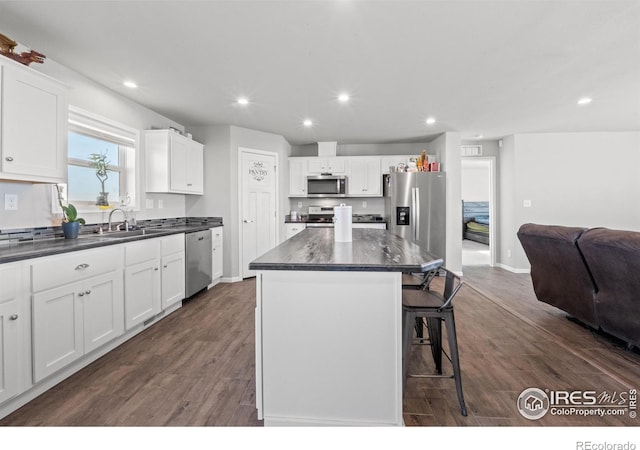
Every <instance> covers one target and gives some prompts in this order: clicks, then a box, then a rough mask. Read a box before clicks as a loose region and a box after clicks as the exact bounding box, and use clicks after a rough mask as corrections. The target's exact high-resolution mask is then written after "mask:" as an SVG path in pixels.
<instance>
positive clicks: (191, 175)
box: [186, 141, 204, 194]
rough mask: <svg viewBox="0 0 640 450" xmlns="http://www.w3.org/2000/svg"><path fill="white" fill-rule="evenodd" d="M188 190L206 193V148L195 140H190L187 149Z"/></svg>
mask: <svg viewBox="0 0 640 450" xmlns="http://www.w3.org/2000/svg"><path fill="white" fill-rule="evenodd" d="M186 166H187V176H186V190H187V191H189V192H191V193H193V194H203V193H204V148H203V146H202V145H201V144H199V143H198V142H195V141H189V150H188V151H187V162H186Z"/></svg>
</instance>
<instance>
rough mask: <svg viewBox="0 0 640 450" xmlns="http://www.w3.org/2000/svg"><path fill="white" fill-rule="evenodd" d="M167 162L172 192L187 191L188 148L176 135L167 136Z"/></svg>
mask: <svg viewBox="0 0 640 450" xmlns="http://www.w3.org/2000/svg"><path fill="white" fill-rule="evenodd" d="M169 146H170V151H169V161H170V168H169V172H170V174H171V175H170V176H171V185H170V188H171V190H172V191H186V190H187V155H188V154H189V146H188V145H187V142H186V141H185V140H184V139H180V138H179V136H178V135H175V134H174V135H172V134H169Z"/></svg>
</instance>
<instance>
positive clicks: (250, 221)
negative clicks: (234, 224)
mask: <svg viewBox="0 0 640 450" xmlns="http://www.w3.org/2000/svg"><path fill="white" fill-rule="evenodd" d="M243 222H244V223H253V220H247V219H244V220H243Z"/></svg>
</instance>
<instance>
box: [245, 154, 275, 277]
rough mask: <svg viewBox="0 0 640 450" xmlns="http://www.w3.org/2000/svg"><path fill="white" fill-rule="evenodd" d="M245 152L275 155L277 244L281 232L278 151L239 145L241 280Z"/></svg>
mask: <svg viewBox="0 0 640 450" xmlns="http://www.w3.org/2000/svg"><path fill="white" fill-rule="evenodd" d="M245 153H257V154H259V155H264V156H273V157H274V158H275V169H274V176H275V180H276V189H275V196H276V210H275V223H276V240H275V245H278V241H279V238H278V236H279V235H280V233H279V228H280V227H279V225H278V223H279V222H278V214H279V211H280V179H279V173H280V172H279V171H278V167H279V165H280V164H279V160H278V153H276V152H270V151H267V150H258V149H254V148H248V147H238V275H239V278H240V280H243V279H244V269H243V267H244V261H243V260H244V242H243V240H244V233H243V227H242V223H243V222H242V220H243V219H242V211H243V208H242V207H243V203H242V199H243V198H244V186H243V185H242V156H243V155H244V154H245Z"/></svg>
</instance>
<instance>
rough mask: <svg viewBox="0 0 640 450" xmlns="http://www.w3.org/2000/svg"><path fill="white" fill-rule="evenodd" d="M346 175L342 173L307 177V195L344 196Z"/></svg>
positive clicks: (345, 194)
mask: <svg viewBox="0 0 640 450" xmlns="http://www.w3.org/2000/svg"><path fill="white" fill-rule="evenodd" d="M346 196H347V177H346V176H344V175H315V176H309V177H307V197H313V198H319V197H346Z"/></svg>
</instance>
